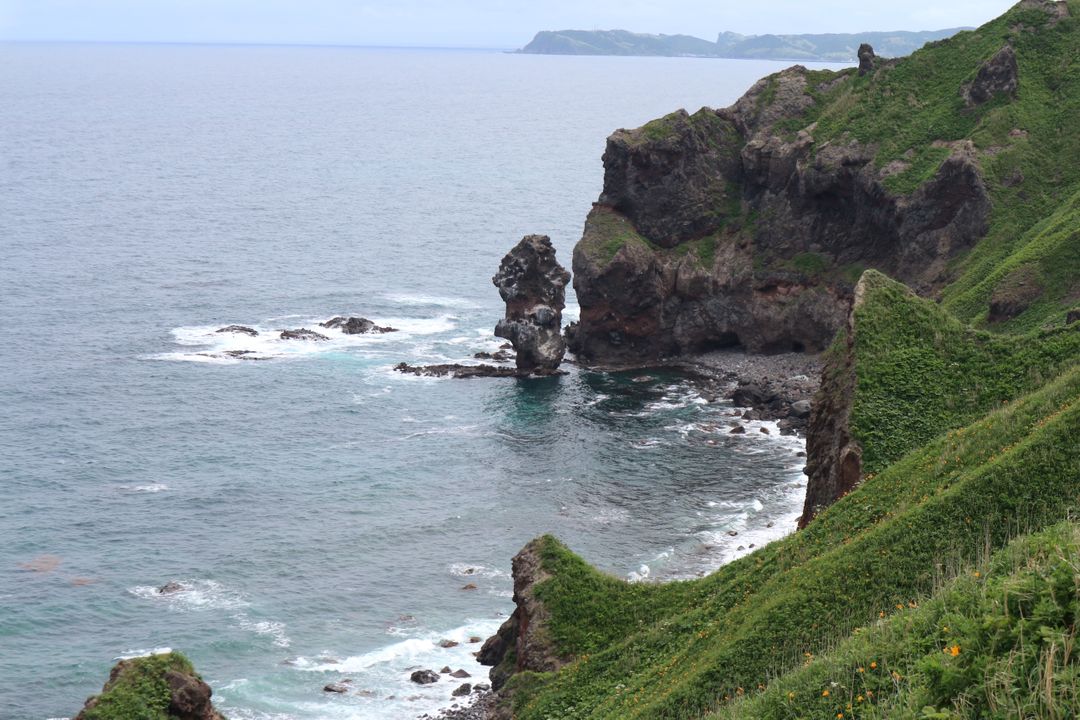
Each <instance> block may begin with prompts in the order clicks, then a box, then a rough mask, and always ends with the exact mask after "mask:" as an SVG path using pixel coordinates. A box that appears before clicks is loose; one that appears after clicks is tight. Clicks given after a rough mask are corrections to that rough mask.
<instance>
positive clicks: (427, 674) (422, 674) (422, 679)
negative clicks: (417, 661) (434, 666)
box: [409, 670, 439, 685]
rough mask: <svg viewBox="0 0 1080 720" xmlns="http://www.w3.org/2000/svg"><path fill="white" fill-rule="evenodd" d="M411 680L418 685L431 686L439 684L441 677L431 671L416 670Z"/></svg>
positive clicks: (410, 677)
mask: <svg viewBox="0 0 1080 720" xmlns="http://www.w3.org/2000/svg"><path fill="white" fill-rule="evenodd" d="M409 679H410V680H412V681H413V682H414V683H416V684H417V685H430V684H431V683H435V682H439V676H438V675H436V674H435V673H434V672H432V671H431V670H416V671H414V672H413V674H412V675H410V676H409Z"/></svg>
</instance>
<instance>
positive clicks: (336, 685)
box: [323, 679, 352, 694]
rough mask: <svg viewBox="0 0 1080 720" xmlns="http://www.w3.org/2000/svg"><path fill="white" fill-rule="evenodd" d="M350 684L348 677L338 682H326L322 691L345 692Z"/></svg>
mask: <svg viewBox="0 0 1080 720" xmlns="http://www.w3.org/2000/svg"><path fill="white" fill-rule="evenodd" d="M351 685H352V680H349V679H345V680H340V681H338V682H332V683H328V684H327V685H326V686H325V687H323V692H328V693H338V694H342V693H347V692H349V690H350V689H351V688H350V686H351Z"/></svg>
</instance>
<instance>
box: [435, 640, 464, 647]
mask: <svg viewBox="0 0 1080 720" xmlns="http://www.w3.org/2000/svg"><path fill="white" fill-rule="evenodd" d="M458 645H459V643H458V642H457V641H456V640H440V641H439V647H441V648H452V647H457V646H458Z"/></svg>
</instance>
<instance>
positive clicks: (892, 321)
mask: <svg viewBox="0 0 1080 720" xmlns="http://www.w3.org/2000/svg"><path fill="white" fill-rule="evenodd" d="M862 282H863V284H864V287H865V288H866V290H865V297H864V300H863V302H862V304H861V305H860V306H859V307H858V308H857V309H856V311H855V328H856V330H855V366H854V368H855V375H856V378H857V383H858V385H857V391H856V395H855V400H854V403H853V409H852V414H851V431H852V436H853V437H854V438H855V439H856V440H858V441H859V443H860V444H861V445H862V447H863V470H864V472H867V473H873V472H879V471H880V470H882V469H883V468H885V467H886V466H887V465H889V464H890V463H891V462H893V461H895V460H896V459H898V458H899V457H900V456H902V455H903V454H904V453H906V452H908V451H910V450H911V449H913V448H915V447H918V446H919V445H922V444H923V443H925V442H927V441H929V440H930V439H932V438H933V437H935V436H937V435H939V434H940V433H942V432H944V431H945V430H949V429H952V428H956V427H960V426H963V425H966V424H968V423H970V422H972V421H973V420H975V419H976V418H978V417H980V416H982V415H984V414H985V413H987V412H989V411H990V410H992V409H994V408H996V407H999V406H1000V405H1001V404H1002V403H1005V402H1007V401H1009V400H1011V399H1013V398H1015V397H1017V396H1019V395H1021V394H1023V393H1025V392H1030V391H1031V390H1033V389H1035V388H1037V387H1039V386H1041V385H1042V384H1043V383H1045V382H1046V381H1047V380H1049V379H1050V378H1052V377H1054V376H1056V375H1057V374H1058V373H1059V372H1061V370H1063V369H1064V368H1065V367H1067V366H1068V365H1069V364H1075V363H1076V360H1077V358H1078V357H1080V333H1077V332H1075V331H1070V330H1068V329H1067V328H1065V327H1063V326H1059V327H1055V328H1052V329H1049V330H1037V331H1033V332H1031V333H1028V334H1024V335H995V334H992V333H988V332H985V331H979V330H973V329H971V328H970V327H968V326H966V325H964V324H963V323H961V322H959V321H958V320H956V319H955V318H953V317H951V316H949V315H948V314H947V313H946V312H944V311H943V310H942V309H941V308H940V307H938V306H937V305H936V304H934V303H932V302H930V301H928V300H924V299H921V298H918V297H916V296H914V295H912V294H911V293H910V291H908V290H907V288H905V287H904V286H903V285H901V284H899V283H896V282H893V281H892V280H889V279H888V278H886V277H885V276H884V275H881V274H880V273H876V272H874V271H868V272H867V273H866V275H865V276H864V280H863V281H862ZM899 318H903V320H902V321H898V319H899Z"/></svg>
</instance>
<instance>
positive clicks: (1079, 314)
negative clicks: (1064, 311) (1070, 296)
mask: <svg viewBox="0 0 1080 720" xmlns="http://www.w3.org/2000/svg"><path fill="white" fill-rule="evenodd" d="M1077 321H1080V308H1077V309H1076V310H1070V311H1069V314H1068V315H1066V316H1065V324H1066V325H1072V324H1073V323H1074V322H1077Z"/></svg>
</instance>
